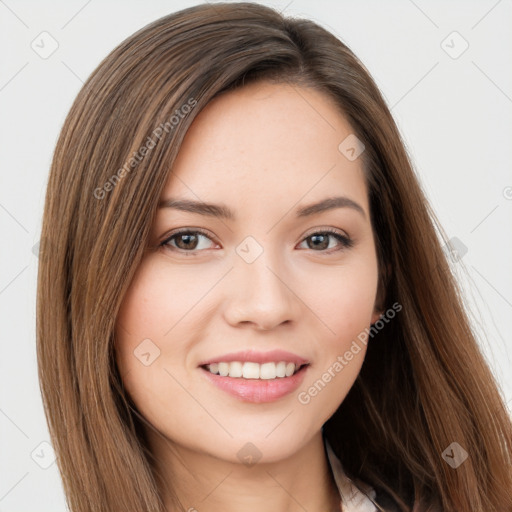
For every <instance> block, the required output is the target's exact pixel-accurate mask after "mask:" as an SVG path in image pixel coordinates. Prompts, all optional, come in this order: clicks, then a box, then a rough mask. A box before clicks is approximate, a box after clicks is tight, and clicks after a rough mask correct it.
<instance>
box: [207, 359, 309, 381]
mask: <svg viewBox="0 0 512 512" xmlns="http://www.w3.org/2000/svg"><path fill="white" fill-rule="evenodd" d="M306 366H309V363H306V364H295V363H291V362H286V361H279V362H269V363H262V364H259V363H254V362H251V361H246V362H242V361H231V362H219V363H210V364H205V365H203V366H201V368H203V369H204V370H206V371H209V372H210V373H212V374H213V375H220V376H221V377H231V378H234V379H246V380H275V379H283V378H286V377H291V376H293V375H295V374H296V373H298V372H300V371H301V370H302V369H303V368H304V367H306Z"/></svg>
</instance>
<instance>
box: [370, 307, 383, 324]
mask: <svg viewBox="0 0 512 512" xmlns="http://www.w3.org/2000/svg"><path fill="white" fill-rule="evenodd" d="M382 313H384V311H381V310H377V308H375V309H374V310H373V314H372V321H371V323H372V325H373V324H374V323H375V322H376V321H377V320H378V319H379V318H380V317H381V315H382Z"/></svg>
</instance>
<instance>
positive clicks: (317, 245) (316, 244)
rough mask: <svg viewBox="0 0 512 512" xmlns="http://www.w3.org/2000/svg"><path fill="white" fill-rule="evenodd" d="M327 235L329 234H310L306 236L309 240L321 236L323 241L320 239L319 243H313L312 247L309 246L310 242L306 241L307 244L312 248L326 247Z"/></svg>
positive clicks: (327, 242) (327, 243) (327, 244)
mask: <svg viewBox="0 0 512 512" xmlns="http://www.w3.org/2000/svg"><path fill="white" fill-rule="evenodd" d="M329 236H330V235H327V234H318V235H311V236H310V237H309V238H308V239H309V240H313V239H315V240H317V239H318V238H323V241H321V242H320V243H314V244H313V246H312V247H311V244H309V243H308V245H309V246H310V249H312V248H317V249H318V248H320V249H327V247H329Z"/></svg>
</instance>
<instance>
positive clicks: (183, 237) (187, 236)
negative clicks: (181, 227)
mask: <svg viewBox="0 0 512 512" xmlns="http://www.w3.org/2000/svg"><path fill="white" fill-rule="evenodd" d="M194 238H195V239H196V240H192V242H194V241H195V242H196V243H197V237H196V235H191V234H184V235H180V236H179V237H178V241H181V240H182V239H184V240H185V244H184V245H185V247H184V248H185V249H195V244H193V243H192V245H193V247H190V245H189V244H190V243H191V239H194ZM179 245H180V244H178V246H179ZM180 248H183V247H180Z"/></svg>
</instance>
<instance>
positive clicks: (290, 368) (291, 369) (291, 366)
mask: <svg viewBox="0 0 512 512" xmlns="http://www.w3.org/2000/svg"><path fill="white" fill-rule="evenodd" d="M294 372H295V365H294V364H293V363H287V364H286V376H287V377H290V376H291V375H293V374H294Z"/></svg>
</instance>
